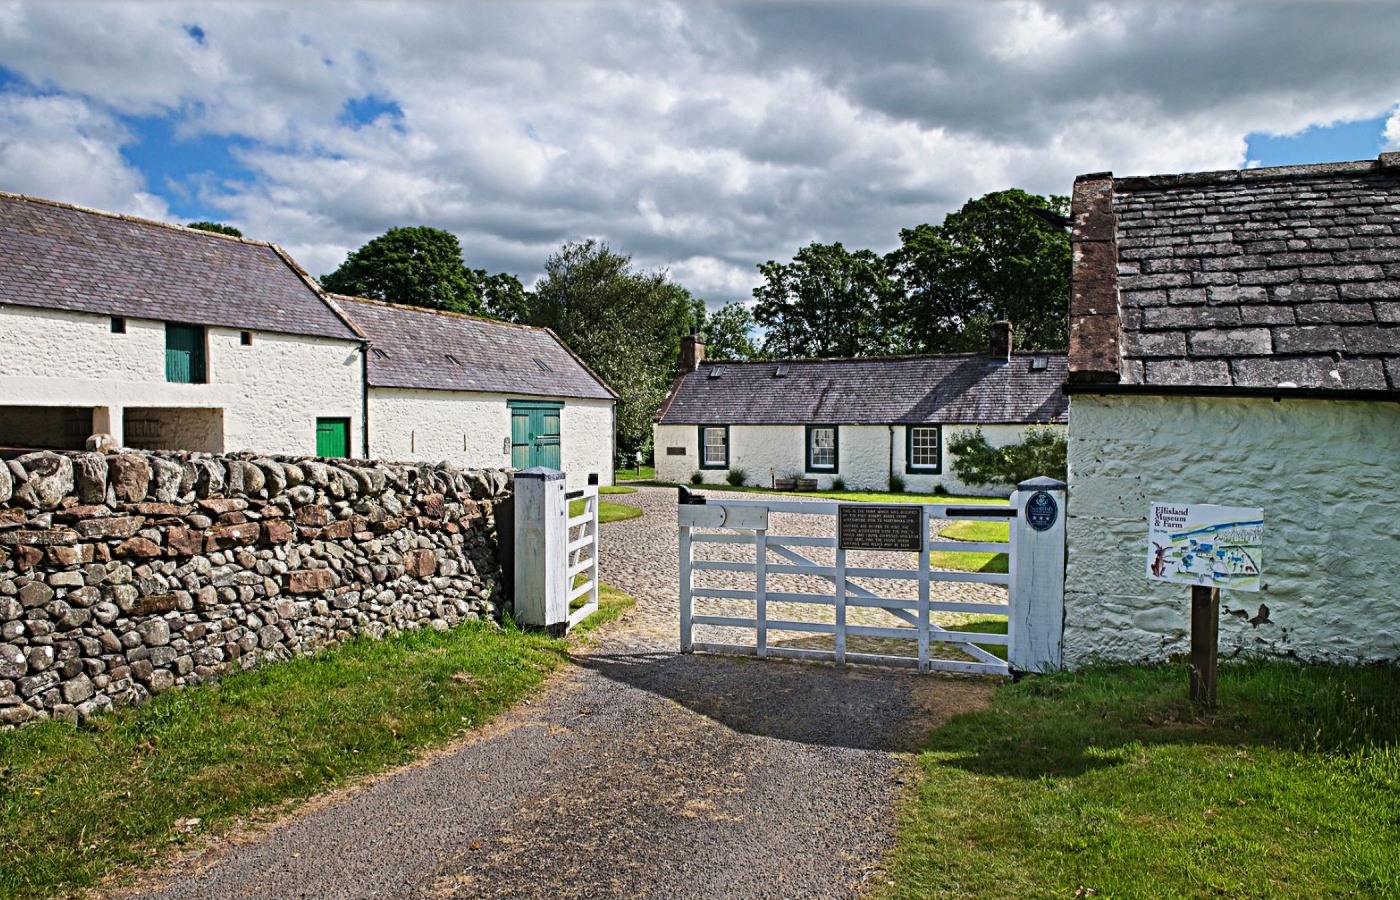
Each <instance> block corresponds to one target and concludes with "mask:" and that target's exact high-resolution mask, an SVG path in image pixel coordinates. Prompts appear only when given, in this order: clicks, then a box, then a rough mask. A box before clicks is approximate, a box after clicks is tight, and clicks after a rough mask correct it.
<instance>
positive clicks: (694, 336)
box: [681, 328, 705, 375]
mask: <svg viewBox="0 0 1400 900" xmlns="http://www.w3.org/2000/svg"><path fill="white" fill-rule="evenodd" d="M704 361H705V339H704V338H703V337H702V336H701V335H700V334H698V333H697V332H696V329H694V328H692V329H690V334H688V335H686V336H685V337H683V338H681V374H682V375H684V374H686V373H687V372H694V371H695V370H696V369H698V368H700V363H702V362H704Z"/></svg>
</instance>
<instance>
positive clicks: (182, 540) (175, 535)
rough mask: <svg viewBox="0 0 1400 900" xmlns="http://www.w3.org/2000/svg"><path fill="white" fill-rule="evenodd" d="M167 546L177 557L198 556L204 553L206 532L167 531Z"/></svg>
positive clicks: (175, 529)
mask: <svg viewBox="0 0 1400 900" xmlns="http://www.w3.org/2000/svg"><path fill="white" fill-rule="evenodd" d="M165 546H166V548H167V549H168V550H169V551H170V552H171V553H173V554H175V555H177V556H197V555H198V554H200V553H202V552H203V551H204V532H202V531H197V530H195V529H193V528H170V529H167V530H166V532H165Z"/></svg>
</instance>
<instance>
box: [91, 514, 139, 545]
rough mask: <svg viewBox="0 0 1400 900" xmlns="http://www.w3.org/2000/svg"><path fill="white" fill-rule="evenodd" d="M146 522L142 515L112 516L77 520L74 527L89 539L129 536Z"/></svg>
mask: <svg viewBox="0 0 1400 900" xmlns="http://www.w3.org/2000/svg"><path fill="white" fill-rule="evenodd" d="M145 524H146V520H145V518H144V517H142V516H112V517H110V518H106V519H85V520H83V521H81V522H76V523H74V525H73V529H74V530H75V531H77V532H78V534H79V535H81V536H82V537H83V538H85V539H87V540H96V539H100V538H115V539H122V538H129V537H131V536H133V535H134V534H136V532H138V531H140V530H141V528H142V527H143V526H144V525H145Z"/></svg>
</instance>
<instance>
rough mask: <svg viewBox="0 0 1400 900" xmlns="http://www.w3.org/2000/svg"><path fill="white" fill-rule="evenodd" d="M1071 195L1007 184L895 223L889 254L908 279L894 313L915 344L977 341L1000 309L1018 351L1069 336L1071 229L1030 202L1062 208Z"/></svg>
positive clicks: (1050, 345)
mask: <svg viewBox="0 0 1400 900" xmlns="http://www.w3.org/2000/svg"><path fill="white" fill-rule="evenodd" d="M1068 209H1069V199H1068V198H1067V197H1039V196H1036V195H1034V194H1028V193H1026V192H1025V191H1021V190H1016V189H1011V190H1006V191H997V192H995V193H991V194H987V195H986V196H984V197H981V198H979V199H976V200H969V201H968V202H967V203H966V204H964V205H963V207H962V209H960V210H958V211H957V212H953V213H949V214H948V215H947V216H946V217H945V218H944V220H943V224H942V225H920V226H918V227H917V228H908V229H904V230H903V231H901V232H900V242H901V246H900V248H899V249H897V250H895V251H894V252H893V253H891V254H890V256H889V260H890V263H891V265H892V267H893V270H894V273H895V275H896V277H897V278H898V279H899V280H900V282H901V284H902V285H903V288H904V298H903V302H902V304H900V305H899V308H898V315H897V316H896V317H894V318H892V319H891V322H897V323H898V324H897V328H898V330H899V335H900V340H901V342H902V343H904V344H905V345H906V346H908V347H909V349H910V350H911V351H913V352H919V353H945V352H961V351H970V350H980V349H982V348H983V347H985V346H986V343H987V329H988V326H989V325H990V324H991V323H992V322H993V321H995V316H996V314H997V312H998V311H1001V310H1005V311H1006V313H1007V317H1008V318H1009V319H1010V320H1011V323H1012V324H1013V325H1014V326H1015V328H1016V338H1015V340H1016V346H1017V347H1018V348H1020V349H1024V350H1052V349H1063V348H1064V347H1066V346H1067V345H1068V342H1069V334H1068V317H1069V263H1070V251H1069V237H1068V236H1067V235H1066V234H1065V232H1064V229H1063V228H1061V227H1058V226H1056V225H1054V224H1051V223H1050V222H1047V221H1046V219H1045V218H1041V217H1038V216H1037V215H1036V214H1035V213H1033V212H1032V210H1042V211H1046V212H1049V213H1051V214H1053V215H1052V216H1051V217H1050V218H1054V217H1055V216H1063V215H1065V214H1066V213H1067V212H1068Z"/></svg>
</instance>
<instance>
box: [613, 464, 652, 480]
mask: <svg viewBox="0 0 1400 900" xmlns="http://www.w3.org/2000/svg"><path fill="white" fill-rule="evenodd" d="M655 479H656V467H655V466H642V467H641V471H640V472H638V470H637V467H636V466H633V467H632V468H630V469H618V470H616V471H615V472H613V481H619V482H620V481H654V480H655Z"/></svg>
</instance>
